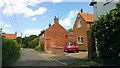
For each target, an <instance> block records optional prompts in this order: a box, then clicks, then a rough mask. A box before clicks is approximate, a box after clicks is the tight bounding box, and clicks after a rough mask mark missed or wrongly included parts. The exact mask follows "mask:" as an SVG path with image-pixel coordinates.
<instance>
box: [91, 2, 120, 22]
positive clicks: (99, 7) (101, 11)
mask: <svg viewBox="0 0 120 68" xmlns="http://www.w3.org/2000/svg"><path fill="white" fill-rule="evenodd" d="M118 2H120V0H93V1H92V2H91V3H90V6H93V10H94V19H95V20H97V19H98V17H100V15H105V14H106V12H109V11H110V10H112V9H114V8H115V7H116V3H118Z"/></svg>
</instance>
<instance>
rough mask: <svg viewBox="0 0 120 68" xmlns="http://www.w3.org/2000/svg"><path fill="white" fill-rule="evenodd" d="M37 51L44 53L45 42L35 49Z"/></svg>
mask: <svg viewBox="0 0 120 68" xmlns="http://www.w3.org/2000/svg"><path fill="white" fill-rule="evenodd" d="M35 50H37V51H44V42H43V41H42V42H40V44H39V45H38V46H36V47H35Z"/></svg>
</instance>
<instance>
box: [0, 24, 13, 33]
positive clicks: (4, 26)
mask: <svg viewBox="0 0 120 68" xmlns="http://www.w3.org/2000/svg"><path fill="white" fill-rule="evenodd" d="M11 27H12V25H11V24H8V23H5V22H0V28H2V32H5V33H10V32H11V30H10V29H11Z"/></svg>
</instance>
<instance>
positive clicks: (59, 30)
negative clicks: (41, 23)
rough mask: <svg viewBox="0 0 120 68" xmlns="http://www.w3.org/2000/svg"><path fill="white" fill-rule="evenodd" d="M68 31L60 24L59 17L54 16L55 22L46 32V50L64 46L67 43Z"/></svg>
mask: <svg viewBox="0 0 120 68" xmlns="http://www.w3.org/2000/svg"><path fill="white" fill-rule="evenodd" d="M67 37H68V32H67V30H66V29H64V28H63V27H62V26H61V25H60V24H59V19H58V18H56V17H55V18H54V24H53V25H49V28H48V29H46V30H45V32H44V50H45V51H51V48H52V47H56V48H63V46H64V45H65V44H66V43H67Z"/></svg>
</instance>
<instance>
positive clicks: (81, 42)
mask: <svg viewBox="0 0 120 68" xmlns="http://www.w3.org/2000/svg"><path fill="white" fill-rule="evenodd" d="M78 38H80V41H78ZM83 42H84V41H83V36H78V37H77V44H83Z"/></svg>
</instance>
